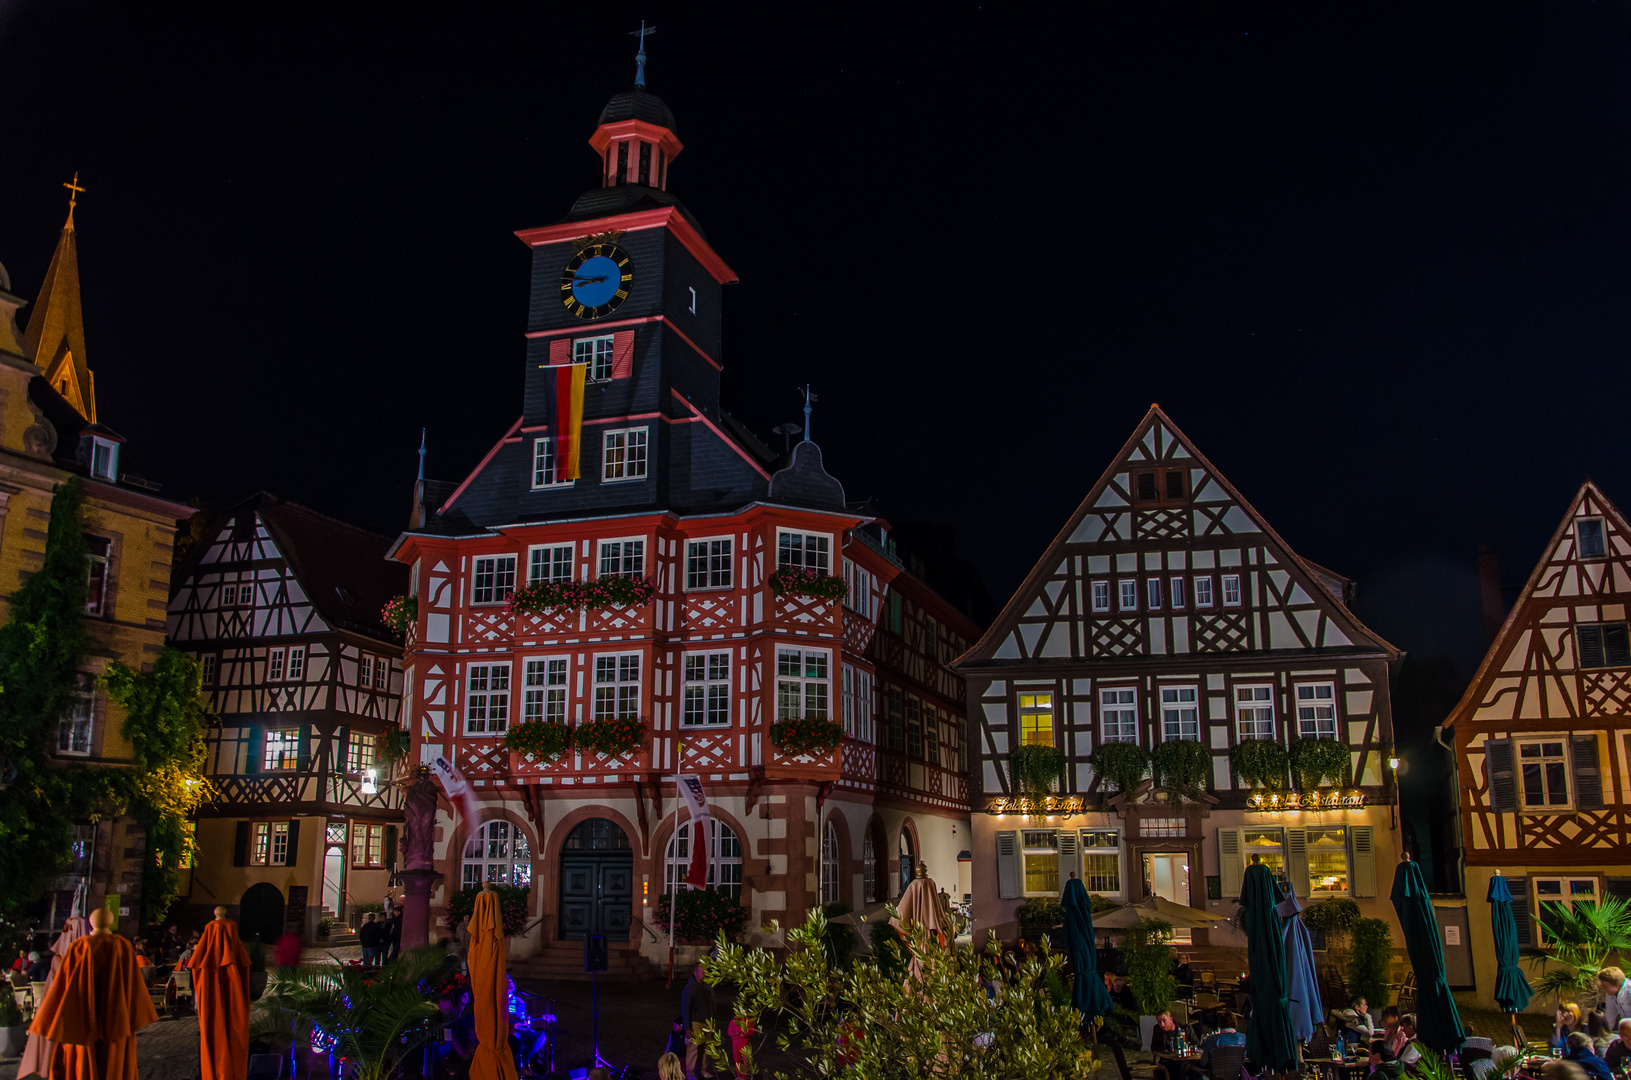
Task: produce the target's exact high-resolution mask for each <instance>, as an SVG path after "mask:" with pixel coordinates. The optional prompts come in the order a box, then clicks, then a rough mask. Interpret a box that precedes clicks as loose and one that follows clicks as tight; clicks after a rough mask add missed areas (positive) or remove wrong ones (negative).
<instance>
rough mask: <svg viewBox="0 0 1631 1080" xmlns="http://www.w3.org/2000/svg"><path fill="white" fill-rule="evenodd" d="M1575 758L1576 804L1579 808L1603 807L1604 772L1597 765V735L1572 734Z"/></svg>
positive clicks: (1595, 808)
mask: <svg viewBox="0 0 1631 1080" xmlns="http://www.w3.org/2000/svg"><path fill="white" fill-rule="evenodd" d="M1569 743H1570V746H1571V749H1572V751H1573V752H1572V753H1571V754H1570V756H1571V757H1572V758H1573V759H1574V806H1575V809H1577V810H1601V809H1602V808H1603V774H1602V771H1601V770H1600V769H1599V768H1598V767H1597V736H1595V735H1571V736H1569Z"/></svg>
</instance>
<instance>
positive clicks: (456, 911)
mask: <svg viewBox="0 0 1631 1080" xmlns="http://www.w3.org/2000/svg"><path fill="white" fill-rule="evenodd" d="M493 891H494V892H496V893H498V910H499V914H500V916H501V917H502V918H503V920H504V934H505V936H509V935H512V934H519V933H520V932H521V931H522V930H524V929H526V926H527V895H528V894H529V893H530V892H532V886H530V885H520V886H517V885H497V884H495V885H494V886H493ZM480 893H481V886H480V885H471V886H469V887H468V888H464V889H460V890H459V891H458V892H456V893H453V894H452V895H451V896H449V897H448V899H447V921H448V925H449V926H452V927H457V926H458V925H459V924H460V923H461V922H463V921H464V920H466V919H468V918H469V917H470V913H471V912H472V911H475V910H476V897H477V896H478V895H480Z"/></svg>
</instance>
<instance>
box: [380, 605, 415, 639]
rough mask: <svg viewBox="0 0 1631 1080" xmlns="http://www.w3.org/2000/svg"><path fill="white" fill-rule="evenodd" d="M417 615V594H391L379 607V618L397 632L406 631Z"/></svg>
mask: <svg viewBox="0 0 1631 1080" xmlns="http://www.w3.org/2000/svg"><path fill="white" fill-rule="evenodd" d="M418 617H419V598H418V597H417V596H393V597H391V598H390V599H389V600H387V601H385V606H384V607H383V608H381V609H380V612H379V620H380V622H382V623H384V624H385V625H386V626H389V627H390V628H391V629H392V630H395V631H396V632H397V633H399V634H405V633H407V632H408V627H410V626H412V625H413V623H414V620H415V619H417V618H418Z"/></svg>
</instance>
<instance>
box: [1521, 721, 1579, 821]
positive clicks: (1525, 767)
mask: <svg viewBox="0 0 1631 1080" xmlns="http://www.w3.org/2000/svg"><path fill="white" fill-rule="evenodd" d="M1518 768H1519V770H1520V772H1521V773H1522V776H1523V805H1524V809H1526V810H1528V809H1540V808H1543V807H1553V808H1567V807H1568V805H1569V759H1568V756H1567V754H1566V753H1565V752H1564V745H1563V741H1562V740H1561V739H1559V740H1556V741H1547V740H1542V741H1537V742H1519V743H1518Z"/></svg>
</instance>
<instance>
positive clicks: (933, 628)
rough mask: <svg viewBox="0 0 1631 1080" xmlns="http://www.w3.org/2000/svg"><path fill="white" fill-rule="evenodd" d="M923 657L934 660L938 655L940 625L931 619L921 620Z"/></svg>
mask: <svg viewBox="0 0 1631 1080" xmlns="http://www.w3.org/2000/svg"><path fill="white" fill-rule="evenodd" d="M923 655H924V656H927V657H928V658H929V659H930V660H934V659H936V658H938V657H939V655H940V624H938V623H936V622H935V621H934V620H933V619H931V618H928V617H926V616H925V617H924V619H923Z"/></svg>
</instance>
